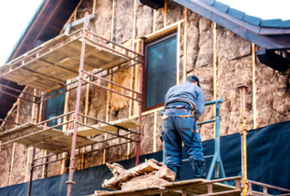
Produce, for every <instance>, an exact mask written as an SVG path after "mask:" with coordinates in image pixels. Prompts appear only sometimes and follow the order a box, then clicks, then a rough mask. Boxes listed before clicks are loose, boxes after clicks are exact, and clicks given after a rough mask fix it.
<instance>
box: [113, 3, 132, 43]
mask: <svg viewBox="0 0 290 196" xmlns="http://www.w3.org/2000/svg"><path fill="white" fill-rule="evenodd" d="M115 11H116V12H115V28H114V41H115V42H116V43H118V44H121V43H124V42H126V41H128V40H129V39H132V36H133V33H132V32H133V21H134V20H133V18H134V17H133V16H134V1H132V0H116V10H115Z"/></svg>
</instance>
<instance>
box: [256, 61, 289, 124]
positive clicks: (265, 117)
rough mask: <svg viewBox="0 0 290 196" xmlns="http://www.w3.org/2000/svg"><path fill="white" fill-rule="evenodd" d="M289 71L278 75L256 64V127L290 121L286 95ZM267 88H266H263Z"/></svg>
mask: <svg viewBox="0 0 290 196" xmlns="http://www.w3.org/2000/svg"><path fill="white" fill-rule="evenodd" d="M288 74H289V70H288V71H287V72H283V73H279V72H276V71H274V70H273V69H272V68H270V67H268V66H265V65H264V64H261V63H260V62H259V61H258V59H257V64H256V80H255V81H256V89H257V91H256V104H257V117H256V120H257V127H263V126H267V125H269V124H274V123H279V122H284V121H289V120H290V94H289V93H286V89H285V88H286V84H285V82H286V81H287V77H288ZM265 87H267V88H265Z"/></svg>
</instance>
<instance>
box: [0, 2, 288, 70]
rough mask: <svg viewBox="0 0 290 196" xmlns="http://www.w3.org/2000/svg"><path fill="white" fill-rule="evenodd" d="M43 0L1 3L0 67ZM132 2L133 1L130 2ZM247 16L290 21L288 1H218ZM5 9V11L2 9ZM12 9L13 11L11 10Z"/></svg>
mask: <svg viewBox="0 0 290 196" xmlns="http://www.w3.org/2000/svg"><path fill="white" fill-rule="evenodd" d="M42 1H43V0H29V1H24V0H13V1H3V2H1V7H2V9H1V12H0V22H1V26H2V28H1V31H0V66H1V65H3V64H5V62H6V59H7V58H8V56H9V55H10V53H11V52H12V50H13V47H14V46H15V44H16V43H17V41H18V40H19V38H20V37H21V34H22V32H23V31H24V30H25V28H26V27H27V25H28V23H29V21H30V20H31V18H32V17H33V16H34V14H35V11H36V9H37V8H38V6H39V5H40V4H41V3H42ZM132 1H133V0H132ZM218 1H219V2H222V3H224V4H227V5H229V6H230V7H232V8H235V9H237V10H240V11H243V12H245V13H246V14H248V15H252V16H256V17H259V18H262V19H282V20H290V12H289V7H290V1H289V0H275V1H274V0H218ZM28 2H29V3H28ZM3 8H6V9H3ZM11 8H13V9H11Z"/></svg>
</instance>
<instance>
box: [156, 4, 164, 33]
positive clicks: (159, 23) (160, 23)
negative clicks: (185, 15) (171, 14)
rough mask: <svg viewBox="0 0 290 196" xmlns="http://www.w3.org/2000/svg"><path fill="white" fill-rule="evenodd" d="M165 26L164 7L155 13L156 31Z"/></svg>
mask: <svg viewBox="0 0 290 196" xmlns="http://www.w3.org/2000/svg"><path fill="white" fill-rule="evenodd" d="M163 27H164V9H163V8H160V9H158V10H156V13H155V31H158V30H160V29H162V28H163Z"/></svg>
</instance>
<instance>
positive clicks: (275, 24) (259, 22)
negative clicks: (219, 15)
mask: <svg viewBox="0 0 290 196" xmlns="http://www.w3.org/2000/svg"><path fill="white" fill-rule="evenodd" d="M191 1H193V0H191ZM201 1H202V2H204V3H206V4H207V5H210V6H212V7H214V8H216V9H218V10H220V11H222V12H224V13H227V14H229V15H231V16H234V17H236V18H238V19H240V20H243V21H245V22H248V23H250V24H253V25H256V26H260V27H271V28H289V27H290V21H289V20H287V21H282V20H281V19H271V20H263V19H261V18H258V17H254V16H250V15H247V14H246V13H244V12H242V11H239V10H236V9H233V8H231V7H229V6H228V5H225V4H223V3H221V2H218V1H216V0H201Z"/></svg>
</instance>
